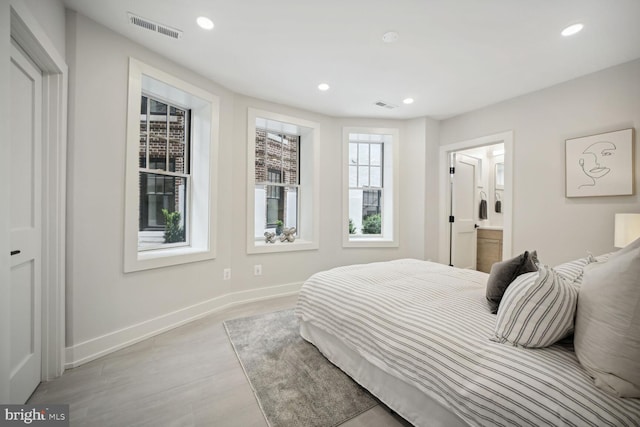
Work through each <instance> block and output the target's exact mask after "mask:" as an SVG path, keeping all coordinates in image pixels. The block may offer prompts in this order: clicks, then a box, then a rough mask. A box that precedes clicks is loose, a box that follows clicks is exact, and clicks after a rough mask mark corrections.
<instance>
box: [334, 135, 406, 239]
mask: <svg viewBox="0 0 640 427" xmlns="http://www.w3.org/2000/svg"><path fill="white" fill-rule="evenodd" d="M350 133H363V134H380V135H391V143H388V142H385V143H384V150H385V155H384V172H383V179H384V182H383V188H384V189H383V196H382V197H383V215H382V220H383V221H384V225H383V227H382V230H383V232H384V235H382V236H358V237H353V235H351V234H349V134H350ZM399 135H400V132H399V130H398V129H396V128H369V127H345V128H343V130H342V141H343V143H342V247H345V248H385V247H386V248H388V247H398V246H399V244H400V242H399V225H398V221H399V203H400V197H399V193H400V191H399V188H400V172H399V171H400V167H399V158H400V155H399V153H400V149H399V146H400V138H399ZM389 153H390V154H391V155H390V156H389V155H388V154H389ZM389 170H391V173H389ZM389 200H390V201H391V203H389ZM389 230H391V232H389Z"/></svg>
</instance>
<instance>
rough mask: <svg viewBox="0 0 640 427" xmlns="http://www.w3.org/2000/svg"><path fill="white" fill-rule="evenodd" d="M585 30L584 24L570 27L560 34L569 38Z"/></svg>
mask: <svg viewBox="0 0 640 427" xmlns="http://www.w3.org/2000/svg"><path fill="white" fill-rule="evenodd" d="M583 28H584V25H583V24H573V25H569V26H568V27H567V28H565V29H564V30H562V32H561V33H560V34H562V35H563V36H565V37H569V36H572V35H574V34H577V33H579V32H580V31H582V29H583Z"/></svg>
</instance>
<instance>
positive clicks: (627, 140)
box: [565, 128, 634, 197]
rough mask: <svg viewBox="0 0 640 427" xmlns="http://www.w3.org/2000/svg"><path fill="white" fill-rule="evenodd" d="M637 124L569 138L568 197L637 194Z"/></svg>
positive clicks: (567, 155) (566, 166)
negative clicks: (635, 154) (634, 149)
mask: <svg viewBox="0 0 640 427" xmlns="http://www.w3.org/2000/svg"><path fill="white" fill-rule="evenodd" d="M633 136H634V135H633V128H630V129H622V130H618V131H613V132H607V133H601V134H597V135H590V136H583V137H579V138H572V139H567V140H566V141H565V171H566V176H565V178H566V179H565V183H566V187H565V190H566V193H565V194H566V197H599V196H630V195H633Z"/></svg>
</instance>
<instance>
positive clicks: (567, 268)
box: [553, 255, 596, 286]
mask: <svg viewBox="0 0 640 427" xmlns="http://www.w3.org/2000/svg"><path fill="white" fill-rule="evenodd" d="M593 262H596V259H595V258H594V257H593V256H592V255H589V256H587V257H585V258H580V259H576V260H574V261H569V262H565V263H564V264H559V265H556V266H555V267H553V269H554V271H555V272H556V273H558V274H559V275H560V276H562V277H563V278H564V279H565V280H567V281H568V282H569V283H573V285H574V286H580V285H581V283H582V274H583V270H584V268H585V267H586V266H587V265H589V264H591V263H593Z"/></svg>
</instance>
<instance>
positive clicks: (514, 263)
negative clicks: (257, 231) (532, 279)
mask: <svg viewBox="0 0 640 427" xmlns="http://www.w3.org/2000/svg"><path fill="white" fill-rule="evenodd" d="M537 270H538V267H536V265H535V264H534V263H533V260H532V259H531V256H530V255H529V252H527V251H525V252H524V253H523V254H520V255H518V256H517V257H514V258H511V259H508V260H506V261H502V262H496V263H495V264H493V265H492V266H491V272H490V273H489V280H488V281H487V301H488V302H489V308H490V309H491V312H492V313H493V314H495V313H497V312H498V306H499V305H500V300H501V299H502V295H504V291H506V290H507V287H508V286H509V285H510V284H511V282H513V281H514V280H515V278H516V277H518V276H519V275H521V274H524V273H531V272H533V271H537Z"/></svg>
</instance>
